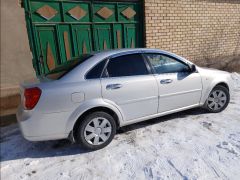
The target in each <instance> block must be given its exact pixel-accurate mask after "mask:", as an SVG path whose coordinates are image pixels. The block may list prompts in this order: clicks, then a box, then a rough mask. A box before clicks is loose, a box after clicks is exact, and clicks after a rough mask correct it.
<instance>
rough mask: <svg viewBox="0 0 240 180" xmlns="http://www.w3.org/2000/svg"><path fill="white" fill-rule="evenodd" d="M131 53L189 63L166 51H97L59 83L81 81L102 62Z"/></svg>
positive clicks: (142, 49)
mask: <svg viewBox="0 0 240 180" xmlns="http://www.w3.org/2000/svg"><path fill="white" fill-rule="evenodd" d="M131 53H162V54H165V55H169V56H172V57H175V58H177V59H180V60H182V61H185V62H186V63H189V61H187V60H186V59H184V58H183V57H180V56H178V55H176V54H173V53H170V52H168V51H164V50H160V49H149V48H132V49H115V50H105V51H97V52H92V53H90V54H92V55H93V56H92V57H90V58H89V59H88V60H87V61H85V62H83V63H82V64H81V65H79V66H77V67H76V68H75V69H74V70H72V72H70V73H68V74H67V75H66V76H64V77H63V78H62V79H61V81H68V82H76V81H79V80H80V79H82V80H83V79H84V78H85V74H86V73H87V72H88V71H89V70H90V69H92V68H93V67H94V66H95V65H96V64H98V63H99V62H101V61H102V60H104V59H108V58H111V57H114V56H121V55H127V54H131ZM190 63H191V62H190Z"/></svg>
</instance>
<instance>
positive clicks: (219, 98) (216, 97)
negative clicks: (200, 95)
mask: <svg viewBox="0 0 240 180" xmlns="http://www.w3.org/2000/svg"><path fill="white" fill-rule="evenodd" d="M229 100H230V95H229V90H228V89H227V88H226V87H223V86H219V85H218V86H216V87H215V88H213V90H212V91H211V93H210V94H209V96H208V98H207V100H206V102H205V105H204V106H205V108H206V109H207V110H208V111H209V112H212V113H218V112H221V111H223V110H224V109H225V108H226V107H227V106H228V104H229Z"/></svg>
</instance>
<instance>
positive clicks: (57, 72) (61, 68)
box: [44, 54, 93, 80]
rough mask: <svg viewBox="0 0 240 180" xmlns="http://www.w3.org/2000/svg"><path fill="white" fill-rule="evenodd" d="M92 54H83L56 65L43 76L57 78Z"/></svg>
mask: <svg viewBox="0 0 240 180" xmlns="http://www.w3.org/2000/svg"><path fill="white" fill-rule="evenodd" d="M92 56H93V54H84V55H82V56H79V57H77V58H74V59H72V60H69V61H67V62H66V63H64V64H62V65H60V66H58V67H56V68H55V69H53V70H52V71H50V72H49V73H47V74H45V75H44V77H45V78H48V79H52V80H57V79H60V78H62V77H63V76H65V75H66V74H68V73H69V72H70V71H71V70H72V69H74V68H75V67H76V66H78V65H79V64H81V63H83V62H85V61H86V60H87V59H89V58H90V57H92Z"/></svg>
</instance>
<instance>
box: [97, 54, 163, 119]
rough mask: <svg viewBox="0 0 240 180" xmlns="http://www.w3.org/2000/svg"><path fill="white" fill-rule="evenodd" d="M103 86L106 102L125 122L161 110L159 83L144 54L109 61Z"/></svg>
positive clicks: (122, 56)
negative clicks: (113, 106)
mask: <svg viewBox="0 0 240 180" xmlns="http://www.w3.org/2000/svg"><path fill="white" fill-rule="evenodd" d="M101 85H102V97H103V99H104V100H105V101H108V102H110V103H112V104H114V105H116V106H117V107H118V108H119V109H120V110H121V112H122V113H123V116H124V120H126V121H128V120H133V119H137V118H140V117H144V116H148V115H152V114H156V113H157V111H158V84H157V82H156V79H155V77H154V75H152V74H151V73H149V69H148V67H147V63H146V62H145V60H144V58H143V56H142V55H141V54H128V55H121V56H117V57H114V58H111V59H109V61H108V63H107V65H106V68H105V70H104V77H102V78H101Z"/></svg>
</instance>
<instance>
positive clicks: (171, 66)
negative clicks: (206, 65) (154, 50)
mask: <svg viewBox="0 0 240 180" xmlns="http://www.w3.org/2000/svg"><path fill="white" fill-rule="evenodd" d="M144 56H145V58H146V59H147V60H148V61H149V62H150V64H151V65H152V67H153V68H154V70H155V72H156V73H158V74H163V73H177V72H188V71H189V70H190V69H189V66H188V65H187V64H184V63H182V62H180V61H177V60H176V59H174V58H172V57H169V56H166V55H162V54H144Z"/></svg>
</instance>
